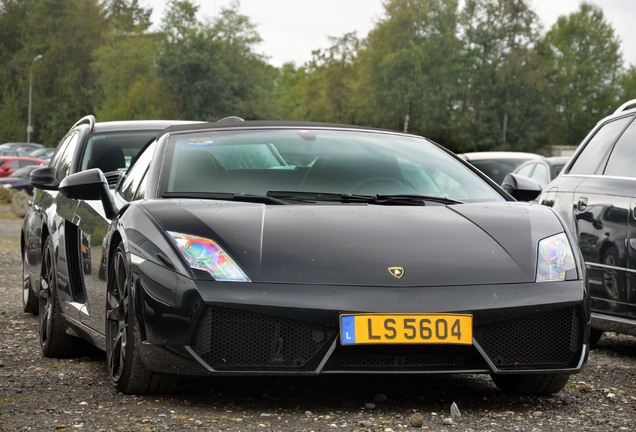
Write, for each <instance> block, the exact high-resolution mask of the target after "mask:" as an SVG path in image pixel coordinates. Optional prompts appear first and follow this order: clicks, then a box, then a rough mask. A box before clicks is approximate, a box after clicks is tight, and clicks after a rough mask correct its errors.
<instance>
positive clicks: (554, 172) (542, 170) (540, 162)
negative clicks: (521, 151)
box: [513, 156, 570, 188]
mask: <svg viewBox="0 0 636 432" xmlns="http://www.w3.org/2000/svg"><path fill="white" fill-rule="evenodd" d="M569 160H570V157H569V156H554V157H547V158H542V159H532V160H530V161H528V162H525V163H524V164H523V165H520V166H519V167H518V168H517V169H515V170H514V171H513V173H515V174H520V175H523V176H526V177H530V178H532V179H534V180H536V182H537V183H539V184H540V185H541V187H542V188H545V187H546V185H547V184H548V183H550V182H551V181H552V180H554V179H555V178H556V176H558V175H559V173H560V172H561V170H562V169H563V167H564V166H565V164H566V163H568V161H569Z"/></svg>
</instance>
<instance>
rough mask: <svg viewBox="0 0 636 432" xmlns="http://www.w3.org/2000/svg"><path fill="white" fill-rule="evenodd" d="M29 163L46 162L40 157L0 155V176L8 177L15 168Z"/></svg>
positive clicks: (38, 163)
mask: <svg viewBox="0 0 636 432" xmlns="http://www.w3.org/2000/svg"><path fill="white" fill-rule="evenodd" d="M29 165H46V162H44V161H43V160H42V159H36V158H32V157H19V156H5V157H1V156H0V178H1V177H8V176H10V175H11V174H13V173H14V172H15V171H16V170H19V169H20V168H24V167H26V166H29Z"/></svg>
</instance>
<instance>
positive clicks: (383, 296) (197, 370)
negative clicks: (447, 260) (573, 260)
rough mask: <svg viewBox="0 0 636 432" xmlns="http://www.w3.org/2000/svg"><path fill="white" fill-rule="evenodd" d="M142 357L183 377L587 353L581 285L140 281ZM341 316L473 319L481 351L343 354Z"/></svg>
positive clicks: (483, 364) (531, 365)
mask: <svg viewBox="0 0 636 432" xmlns="http://www.w3.org/2000/svg"><path fill="white" fill-rule="evenodd" d="M135 279H136V280H135V287H136V289H135V292H136V296H137V299H136V308H135V309H136V311H137V319H138V320H139V322H140V324H141V325H140V326H139V328H140V335H139V336H140V338H141V340H142V341H143V343H142V347H141V357H142V359H143V361H144V363H145V364H146V365H147V366H148V367H149V368H150V369H151V370H154V371H156V372H164V373H176V374H182V375H214V374H221V375H246V374H259V375H261V374H276V375H288V374H294V375H314V374H320V373H446V372H457V373H572V372H576V371H578V370H579V369H580V368H581V367H582V365H583V363H584V361H585V358H586V356H587V338H588V334H587V332H588V330H587V329H588V325H589V319H590V317H589V309H588V307H587V301H586V299H585V294H584V293H585V290H584V284H583V282H582V281H565V282H555V283H541V284H536V283H528V284H511V285H481V286H444V287H406V288H405V287H402V288H395V287H369V286H324V285H289V284H288V285H284V284H262V283H232V282H214V281H200V280H197V281H192V280H190V279H188V278H185V277H181V276H177V281H176V283H175V281H174V273H173V274H172V283H171V284H170V286H171V287H172V288H170V287H168V286H167V285H166V284H165V283H157V278H156V275H155V276H153V277H152V278H151V277H149V276H148V275H147V274H146V273H144V274H140V273H137V275H136V278H135ZM341 313H470V314H472V315H473V344H472V345H470V346H459V345H372V346H370V345H366V346H357V345H354V346H343V345H341V344H340V342H339V327H338V323H339V319H338V318H339V315H340V314H341Z"/></svg>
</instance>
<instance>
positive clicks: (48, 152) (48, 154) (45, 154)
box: [29, 147, 55, 163]
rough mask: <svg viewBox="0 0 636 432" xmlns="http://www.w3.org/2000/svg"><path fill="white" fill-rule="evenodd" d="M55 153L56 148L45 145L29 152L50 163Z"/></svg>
mask: <svg viewBox="0 0 636 432" xmlns="http://www.w3.org/2000/svg"><path fill="white" fill-rule="evenodd" d="M54 153H55V149H54V148H49V147H45V148H40V149H35V150H33V151H31V153H29V156H31V157H34V158H38V159H42V160H43V161H44V162H46V163H49V162H50V161H51V158H52V157H53V154H54Z"/></svg>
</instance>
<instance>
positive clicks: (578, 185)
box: [539, 100, 636, 342]
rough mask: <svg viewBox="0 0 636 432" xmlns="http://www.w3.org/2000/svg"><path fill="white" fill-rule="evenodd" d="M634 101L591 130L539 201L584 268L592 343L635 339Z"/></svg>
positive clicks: (635, 134)
mask: <svg viewBox="0 0 636 432" xmlns="http://www.w3.org/2000/svg"><path fill="white" fill-rule="evenodd" d="M635 105H636V100H632V101H629V102H627V103H625V104H623V105H622V106H621V107H620V108H618V109H617V110H616V112H615V113H614V114H612V115H610V116H608V117H606V118H604V119H602V120H601V121H599V122H598V124H597V125H596V126H595V127H594V128H593V129H592V131H591V132H590V133H589V134H588V136H587V137H586V138H585V139H584V140H583V142H582V143H581V145H580V146H579V147H578V149H577V151H576V153H575V154H574V155H573V156H572V160H571V161H570V162H569V163H568V164H567V165H566V167H565V168H564V169H563V172H562V173H561V175H560V176H559V177H557V178H556V179H555V180H554V181H552V182H551V183H549V184H548V185H547V186H546V187H545V189H544V191H543V193H542V194H541V197H540V198H539V202H540V203H542V204H545V205H548V206H550V207H553V208H554V209H555V210H556V211H557V212H558V213H560V214H561V215H562V216H563V219H564V220H565V222H566V223H567V225H568V226H569V227H570V229H571V231H572V233H573V234H574V236H575V237H576V239H577V240H578V243H579V245H580V249H581V251H582V253H583V258H584V259H585V264H586V267H587V269H588V277H589V288H590V295H591V307H592V332H591V333H592V342H595V341H597V340H598V338H600V337H601V334H602V332H603V331H613V332H619V333H626V334H631V335H636V284H635V283H634V280H635V278H634V275H636V170H635V169H634V167H636V147H634V145H633V143H634V141H635V140H636V122H635V121H634V119H635V118H636V109H634V108H633V107H634V106H635Z"/></svg>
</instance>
